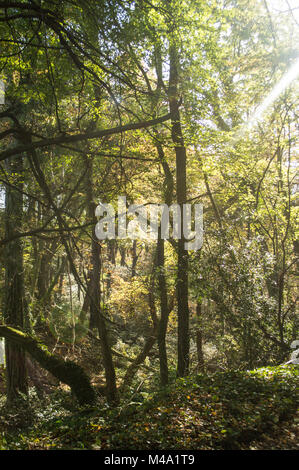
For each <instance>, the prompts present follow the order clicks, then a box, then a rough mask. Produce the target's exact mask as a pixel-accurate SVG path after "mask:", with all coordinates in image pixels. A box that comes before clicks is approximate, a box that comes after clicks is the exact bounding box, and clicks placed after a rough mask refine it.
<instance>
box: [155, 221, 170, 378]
mask: <svg viewBox="0 0 299 470" xmlns="http://www.w3.org/2000/svg"><path fill="white" fill-rule="evenodd" d="M157 267H158V284H159V295H160V307H161V316H160V321H159V326H158V337H157V339H158V347H159V360H160V382H161V385H162V386H165V385H167V384H168V363H167V349H166V332H167V325H168V313H169V312H168V301H167V286H166V279H165V273H164V240H163V238H161V227H160V229H159V237H158V243H157Z"/></svg>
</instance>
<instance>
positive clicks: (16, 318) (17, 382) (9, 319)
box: [4, 156, 28, 402]
mask: <svg viewBox="0 0 299 470" xmlns="http://www.w3.org/2000/svg"><path fill="white" fill-rule="evenodd" d="M7 171H8V172H9V173H10V174H13V175H14V177H15V178H16V179H17V181H15V184H16V185H17V186H18V187H19V188H20V189H22V174H23V161H22V158H21V157H20V156H18V157H17V158H14V159H11V160H10V161H9V162H8V164H7ZM22 215H23V196H22V194H21V192H19V191H16V190H15V189H12V188H11V187H9V186H7V187H6V192H5V237H6V238H9V237H11V236H13V235H15V234H16V233H17V232H18V231H19V230H20V229H21V227H22V218H23V217H22ZM23 276H24V273H23V245H22V241H21V238H17V239H15V240H13V241H11V242H10V243H8V244H7V246H6V250H5V302H4V319H5V323H6V324H7V325H11V326H15V327H21V328H22V327H23V326H24V278H23ZM5 355H6V376H7V391H6V393H7V400H8V401H9V402H13V401H15V400H16V399H17V398H18V396H20V393H23V394H27V390H28V385H27V371H26V365H25V353H24V351H23V348H22V347H21V346H20V345H18V344H16V343H13V342H11V341H10V340H9V339H6V340H5Z"/></svg>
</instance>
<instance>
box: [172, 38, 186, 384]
mask: <svg viewBox="0 0 299 470" xmlns="http://www.w3.org/2000/svg"><path fill="white" fill-rule="evenodd" d="M169 60H170V65H169V110H170V115H171V135H172V141H173V144H174V148H175V153H176V194H177V203H178V204H179V205H180V207H181V214H183V204H184V202H185V201H186V199H187V188H186V158H187V156H186V148H185V144H184V138H183V133H182V127H181V117H180V111H179V104H180V103H179V99H178V79H179V77H178V53H177V46H176V44H175V43H174V42H173V41H172V42H171V44H170V48H169ZM184 243H185V240H184V237H183V217H181V238H180V239H179V240H178V244H177V246H178V251H177V252H178V264H177V281H176V291H177V302H178V364H177V375H178V376H179V377H183V376H185V375H187V374H188V372H189V350H190V339H189V306H188V252H187V251H186V250H185V248H184Z"/></svg>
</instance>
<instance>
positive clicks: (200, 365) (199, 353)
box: [196, 301, 204, 371]
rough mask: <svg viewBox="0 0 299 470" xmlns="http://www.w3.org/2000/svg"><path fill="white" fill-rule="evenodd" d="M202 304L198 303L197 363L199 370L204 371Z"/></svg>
mask: <svg viewBox="0 0 299 470" xmlns="http://www.w3.org/2000/svg"><path fill="white" fill-rule="evenodd" d="M201 307H202V304H201V301H197V303H196V317H197V322H198V326H197V331H196V349H197V361H198V369H199V370H200V371H204V356H203V349H202V308H201Z"/></svg>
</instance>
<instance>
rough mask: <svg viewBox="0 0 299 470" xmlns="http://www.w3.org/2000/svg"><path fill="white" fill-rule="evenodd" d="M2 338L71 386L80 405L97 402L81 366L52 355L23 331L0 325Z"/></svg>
mask: <svg viewBox="0 0 299 470" xmlns="http://www.w3.org/2000/svg"><path fill="white" fill-rule="evenodd" d="M2 336H3V337H4V338H5V339H6V340H8V341H9V344H13V345H14V346H15V347H18V348H22V350H23V349H24V350H25V351H27V352H28V353H29V354H30V355H31V356H32V357H33V358H34V359H35V360H36V361H37V362H38V363H39V364H40V365H41V367H43V368H44V369H46V370H47V371H48V372H50V373H51V374H52V375H54V377H56V378H57V379H58V380H60V381H61V382H63V383H65V384H67V385H69V387H71V390H72V392H73V393H74V395H75V396H76V397H77V399H78V402H79V404H80V405H91V404H93V403H94V402H95V400H96V395H95V391H94V389H93V388H92V386H91V384H90V380H89V378H88V377H87V375H86V374H85V372H84V371H83V369H82V368H81V367H80V366H78V365H77V364H75V363H74V362H72V361H64V360H63V359H61V358H60V357H57V356H55V355H54V354H51V353H50V352H49V351H48V350H47V348H46V347H45V345H44V344H42V343H41V342H40V341H39V340H38V339H36V338H34V337H32V336H30V335H28V334H26V333H23V332H22V331H19V330H16V329H14V328H11V327H8V326H3V325H0V337H2Z"/></svg>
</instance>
